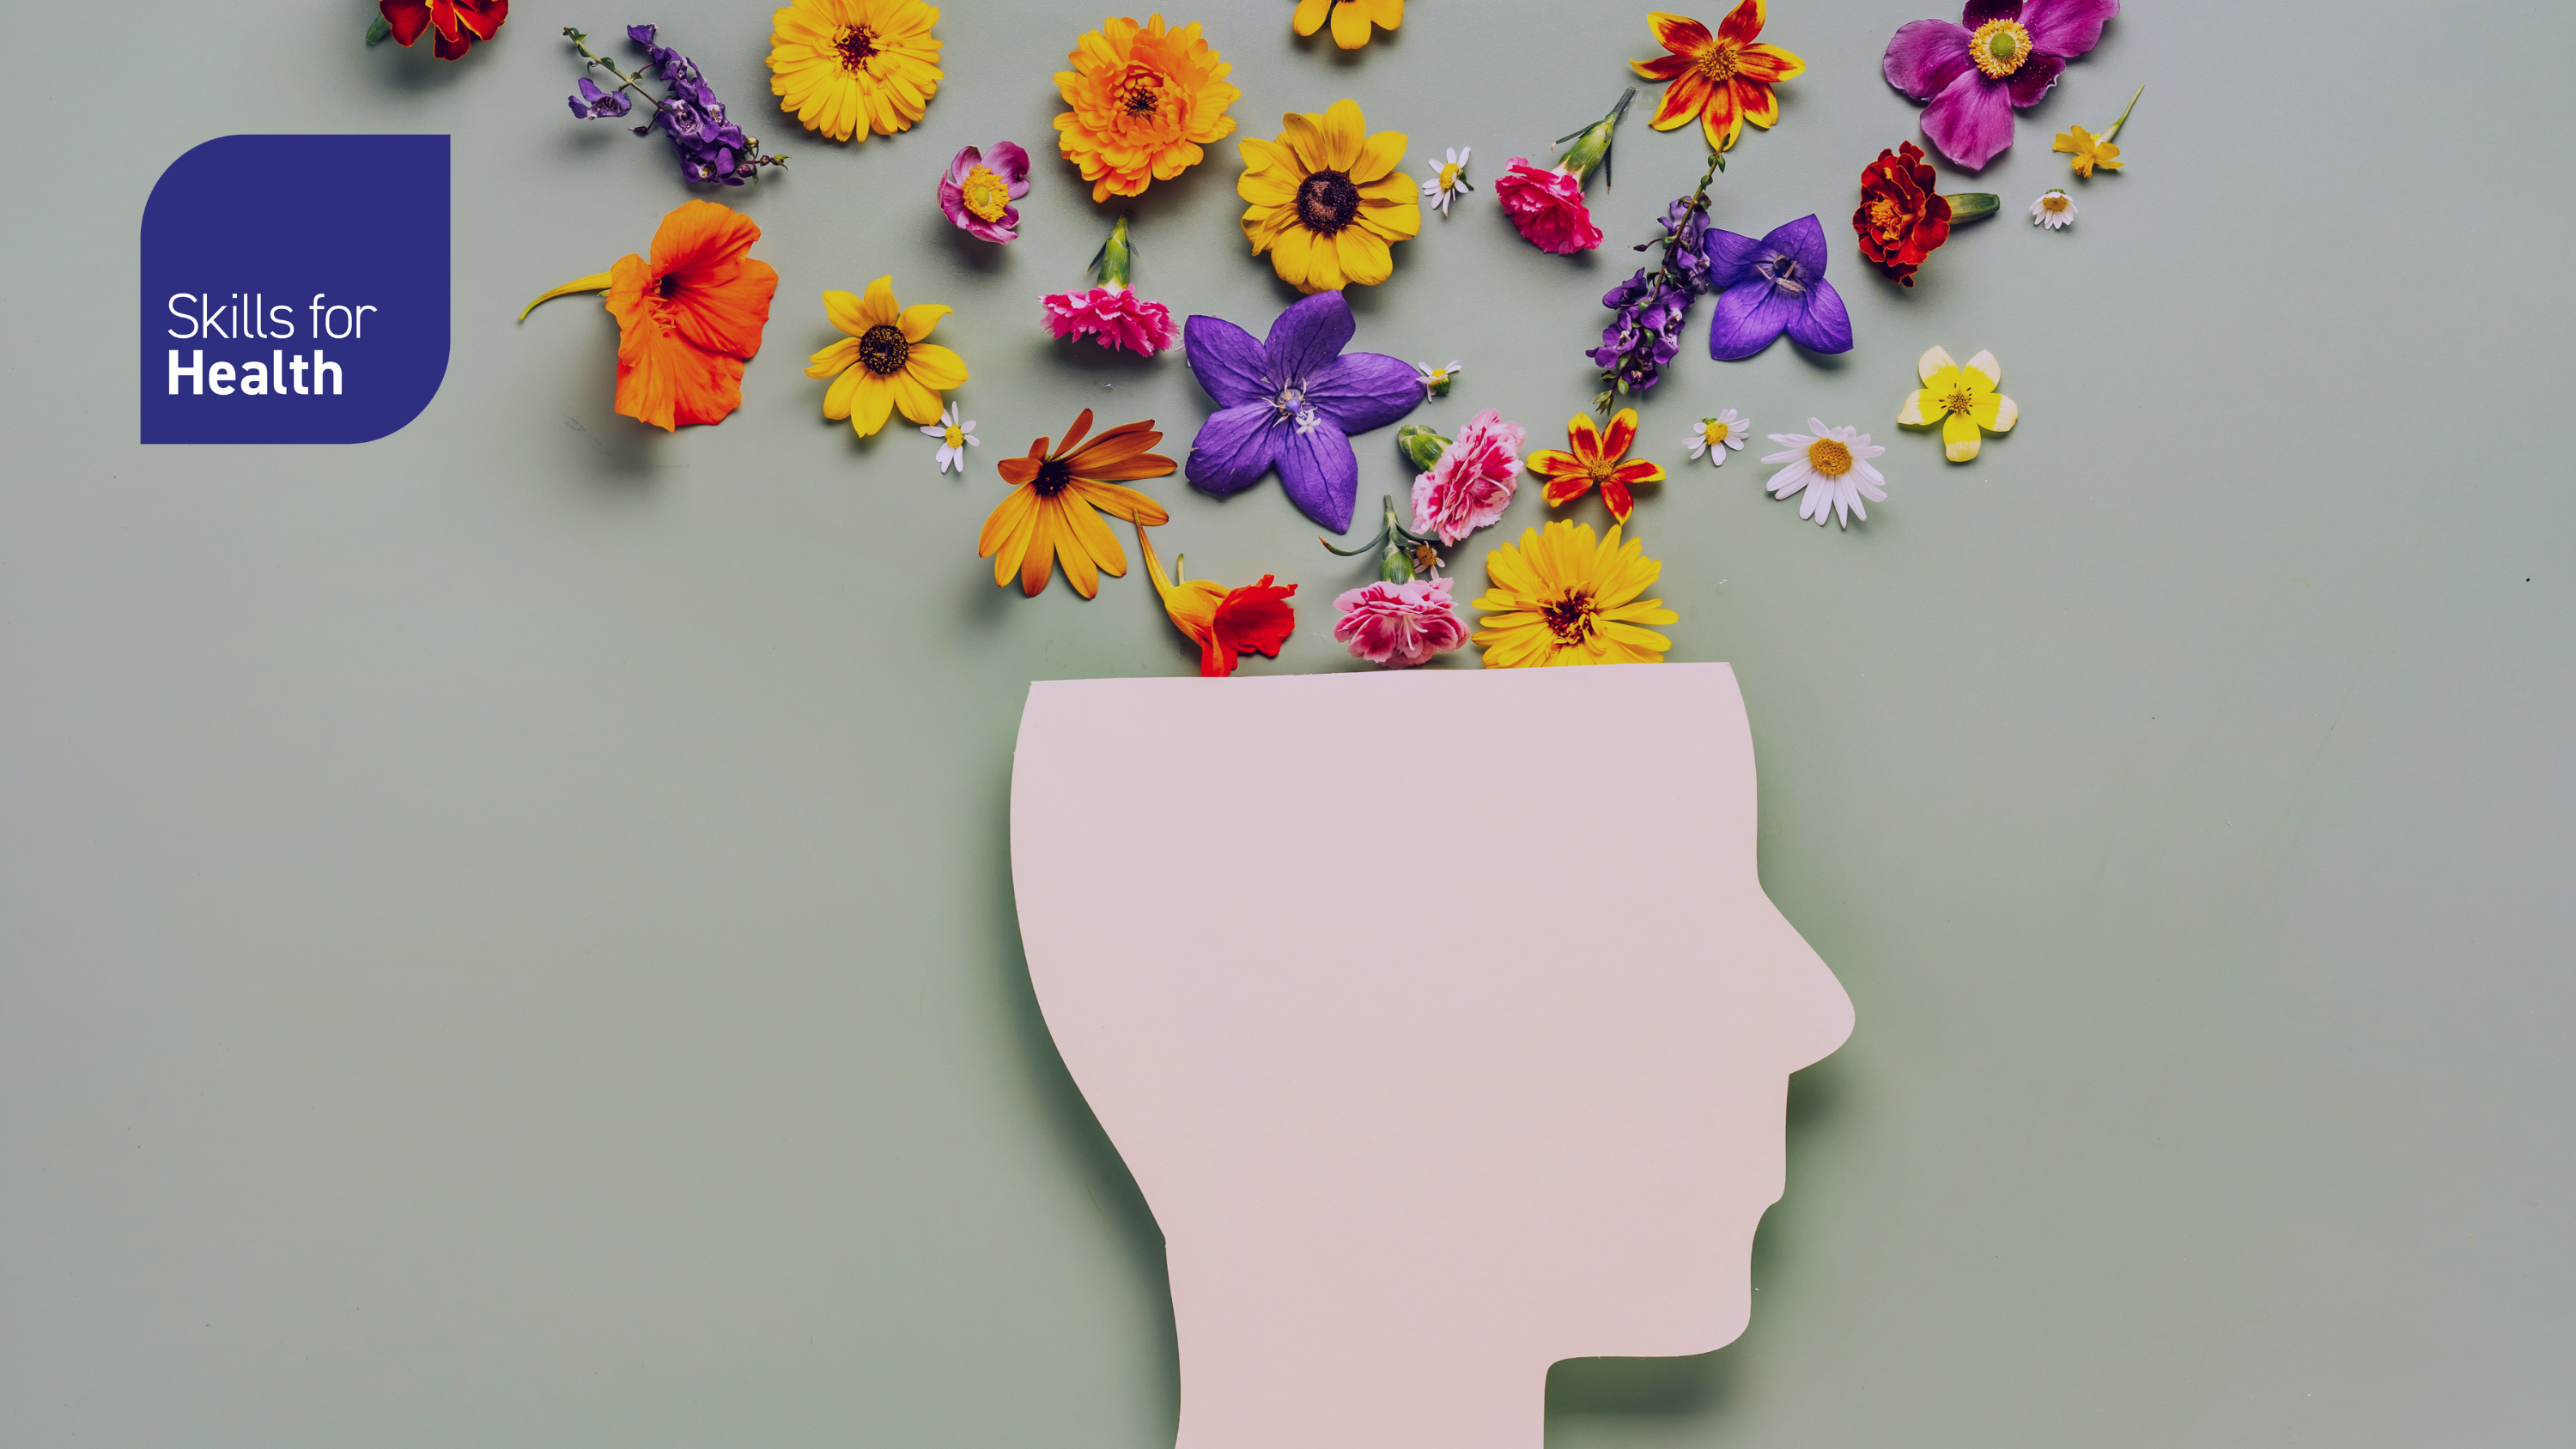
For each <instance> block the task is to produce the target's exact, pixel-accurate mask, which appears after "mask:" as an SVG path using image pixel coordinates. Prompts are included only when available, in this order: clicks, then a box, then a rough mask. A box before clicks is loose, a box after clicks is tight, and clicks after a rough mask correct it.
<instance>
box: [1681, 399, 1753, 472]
mask: <svg viewBox="0 0 2576 1449" xmlns="http://www.w3.org/2000/svg"><path fill="white" fill-rule="evenodd" d="M1751 431H1753V420H1752V419H1750V418H1739V417H1737V416H1736V415H1735V409H1733V408H1728V409H1727V410H1726V411H1724V412H1722V413H1719V414H1718V415H1717V416H1716V417H1713V418H1702V419H1700V420H1699V421H1698V422H1696V423H1694V424H1692V425H1691V430H1690V450H1691V461H1692V462H1694V463H1696V462H1698V461H1699V458H1700V455H1701V454H1703V453H1706V454H1708V455H1710V456H1709V461H1710V462H1712V463H1715V464H1716V465H1717V466H1719V467H1721V468H1723V467H1725V466H1726V450H1727V449H1729V448H1733V449H1735V450H1736V451H1738V452H1742V451H1743V450H1744V435H1745V434H1746V433H1749V432H1751Z"/></svg>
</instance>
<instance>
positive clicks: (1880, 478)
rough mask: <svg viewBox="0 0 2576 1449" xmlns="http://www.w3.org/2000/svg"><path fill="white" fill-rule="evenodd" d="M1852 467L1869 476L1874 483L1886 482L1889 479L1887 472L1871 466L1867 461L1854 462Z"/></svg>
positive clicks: (1862, 474)
mask: <svg viewBox="0 0 2576 1449" xmlns="http://www.w3.org/2000/svg"><path fill="white" fill-rule="evenodd" d="M1852 467H1853V468H1854V469H1855V470H1856V471H1857V472H1859V474H1860V475H1861V476H1862V477H1864V478H1867V479H1868V480H1869V481H1870V482H1872V483H1879V484H1884V483H1885V482H1886V481H1887V475H1886V474H1884V473H1881V472H1879V471H1878V470H1877V469H1876V468H1873V467H1871V466H1869V465H1868V464H1867V463H1854V464H1853V465H1852Z"/></svg>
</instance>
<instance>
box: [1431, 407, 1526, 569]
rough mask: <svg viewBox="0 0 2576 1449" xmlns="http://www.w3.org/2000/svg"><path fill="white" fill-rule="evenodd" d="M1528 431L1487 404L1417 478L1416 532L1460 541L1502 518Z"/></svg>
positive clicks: (1449, 540) (1445, 540)
mask: <svg viewBox="0 0 2576 1449" xmlns="http://www.w3.org/2000/svg"><path fill="white" fill-rule="evenodd" d="M1528 437H1529V435H1528V433H1527V432H1525V431H1524V430H1523V429H1522V428H1521V425H1520V424H1518V423H1507V422H1504V421H1503V415H1502V414H1501V413H1498V412H1496V411H1494V410H1493V409H1492V408H1487V409H1485V410H1484V411H1483V412H1481V413H1478V414H1476V416H1475V419H1474V420H1473V421H1471V422H1469V423H1468V424H1467V426H1466V427H1465V428H1463V429H1461V430H1460V431H1459V434H1458V437H1457V440H1456V441H1454V442H1452V443H1451V444H1450V445H1449V446H1448V447H1447V448H1445V449H1443V450H1441V453H1440V460H1439V461H1438V462H1436V463H1433V464H1432V465H1431V471H1430V472H1428V473H1425V474H1423V475H1421V476H1420V477H1418V478H1416V479H1414V480H1413V531H1414V532H1416V533H1423V534H1438V535H1439V537H1440V541H1441V542H1442V543H1444V544H1448V543H1456V542H1457V541H1458V540H1460V539H1462V538H1465V537H1466V536H1467V535H1468V534H1471V533H1473V532H1475V531H1476V530H1477V529H1480V528H1483V527H1485V526H1486V525H1487V524H1490V523H1492V522H1494V521H1495V520H1496V519H1499V518H1501V517H1502V516H1503V510H1504V509H1506V508H1509V507H1510V506H1511V503H1512V490H1513V489H1514V488H1516V487H1518V486H1519V480H1520V473H1521V460H1520V450H1521V444H1522V443H1523V442H1525V441H1527V439H1528Z"/></svg>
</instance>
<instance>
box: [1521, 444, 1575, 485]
mask: <svg viewBox="0 0 2576 1449" xmlns="http://www.w3.org/2000/svg"><path fill="white" fill-rule="evenodd" d="M1521 463H1522V465H1523V466H1525V467H1527V468H1528V469H1529V470H1530V471H1531V472H1533V473H1536V474H1538V475H1539V476H1540V477H1542V478H1560V477H1569V476H1570V477H1575V478H1588V477H1590V476H1592V474H1591V470H1589V469H1587V468H1585V467H1584V466H1583V464H1582V463H1581V462H1579V461H1577V460H1576V458H1575V456H1574V455H1573V454H1572V453H1568V452H1566V451H1564V450H1562V449H1559V448H1541V449H1540V450H1539V451H1537V452H1535V453H1532V454H1530V455H1529V456H1528V457H1526V458H1523V459H1521Z"/></svg>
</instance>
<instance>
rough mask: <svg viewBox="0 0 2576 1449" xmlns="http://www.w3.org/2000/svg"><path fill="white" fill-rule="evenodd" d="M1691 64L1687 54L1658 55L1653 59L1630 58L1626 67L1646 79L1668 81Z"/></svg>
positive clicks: (1687, 68)
mask: <svg viewBox="0 0 2576 1449" xmlns="http://www.w3.org/2000/svg"><path fill="white" fill-rule="evenodd" d="M1691 65H1692V61H1691V58H1690V57H1689V56H1687V55H1659V56H1656V57H1655V58H1654V59H1653V60H1632V61H1630V62H1628V69H1630V70H1633V71H1635V72H1636V73H1637V74H1639V75H1641V76H1644V77H1645V78H1646V79H1648V80H1659V81H1668V80H1671V79H1672V78H1673V77H1675V76H1677V75H1680V74H1681V73H1683V72H1684V71H1687V70H1689V69H1690V68H1691Z"/></svg>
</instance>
